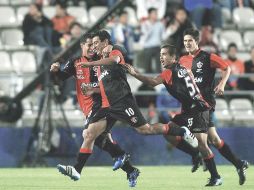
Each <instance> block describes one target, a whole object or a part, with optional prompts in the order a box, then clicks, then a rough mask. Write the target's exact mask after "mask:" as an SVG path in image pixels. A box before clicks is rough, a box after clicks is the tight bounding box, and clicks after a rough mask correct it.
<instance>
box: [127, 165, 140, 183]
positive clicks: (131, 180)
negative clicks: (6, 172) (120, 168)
mask: <svg viewBox="0 0 254 190" xmlns="http://www.w3.org/2000/svg"><path fill="white" fill-rule="evenodd" d="M139 174H140V171H139V169H137V168H134V170H133V172H131V173H130V174H127V179H128V180H129V186H130V187H135V186H136V185H137V178H138V176H139Z"/></svg>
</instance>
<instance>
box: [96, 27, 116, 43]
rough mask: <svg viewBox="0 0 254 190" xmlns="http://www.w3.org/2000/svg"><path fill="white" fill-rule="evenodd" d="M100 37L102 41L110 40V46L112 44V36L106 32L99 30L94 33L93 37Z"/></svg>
mask: <svg viewBox="0 0 254 190" xmlns="http://www.w3.org/2000/svg"><path fill="white" fill-rule="evenodd" d="M95 36H98V37H99V39H100V40H101V41H104V40H106V39H107V40H108V42H109V44H112V43H111V36H110V34H109V33H108V32H107V31H106V30H99V31H97V32H94V33H93V37H95Z"/></svg>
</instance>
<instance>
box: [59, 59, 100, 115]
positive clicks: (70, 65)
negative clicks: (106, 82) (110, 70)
mask: <svg viewBox="0 0 254 190" xmlns="http://www.w3.org/2000/svg"><path fill="white" fill-rule="evenodd" d="M88 61H92V60H88V58H86V57H78V58H75V59H71V60H69V61H68V62H67V63H65V65H64V67H63V69H61V71H60V72H59V73H57V75H58V76H59V77H60V78H61V79H62V80H64V79H66V78H68V77H70V76H74V77H75V78H76V92H77V99H78V102H79V105H80V108H81V110H82V111H83V113H84V115H85V116H87V115H88V114H89V112H90V111H91V110H92V108H93V107H96V108H100V107H101V95H100V94H97V93H95V94H93V95H92V96H86V95H83V93H82V87H84V86H90V87H94V88H96V87H99V82H98V78H97V70H98V67H97V66H94V67H86V68H82V67H81V66H80V65H81V64H80V63H81V62H82V63H84V62H88Z"/></svg>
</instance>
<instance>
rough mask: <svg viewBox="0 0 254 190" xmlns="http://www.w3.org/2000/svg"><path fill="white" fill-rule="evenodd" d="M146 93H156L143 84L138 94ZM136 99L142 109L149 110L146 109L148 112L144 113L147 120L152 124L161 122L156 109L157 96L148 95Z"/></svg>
mask: <svg viewBox="0 0 254 190" xmlns="http://www.w3.org/2000/svg"><path fill="white" fill-rule="evenodd" d="M145 91H148V92H154V93H156V91H155V89H154V88H153V87H151V86H149V85H147V84H145V83H143V84H141V86H140V87H139V88H138V92H145ZM135 98H136V101H137V104H138V106H139V107H140V108H148V109H146V110H147V111H146V112H145V113H144V116H145V118H146V120H147V121H151V122H150V123H157V122H158V120H159V117H158V113H157V110H156V107H155V103H156V95H147V94H146V95H136V96H135Z"/></svg>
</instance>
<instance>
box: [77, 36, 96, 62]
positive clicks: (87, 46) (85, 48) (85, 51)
mask: <svg viewBox="0 0 254 190" xmlns="http://www.w3.org/2000/svg"><path fill="white" fill-rule="evenodd" d="M80 46H81V49H82V55H83V56H86V57H88V58H91V57H93V55H94V52H93V49H92V47H93V41H92V39H91V38H87V40H86V42H85V43H82V44H80Z"/></svg>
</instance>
